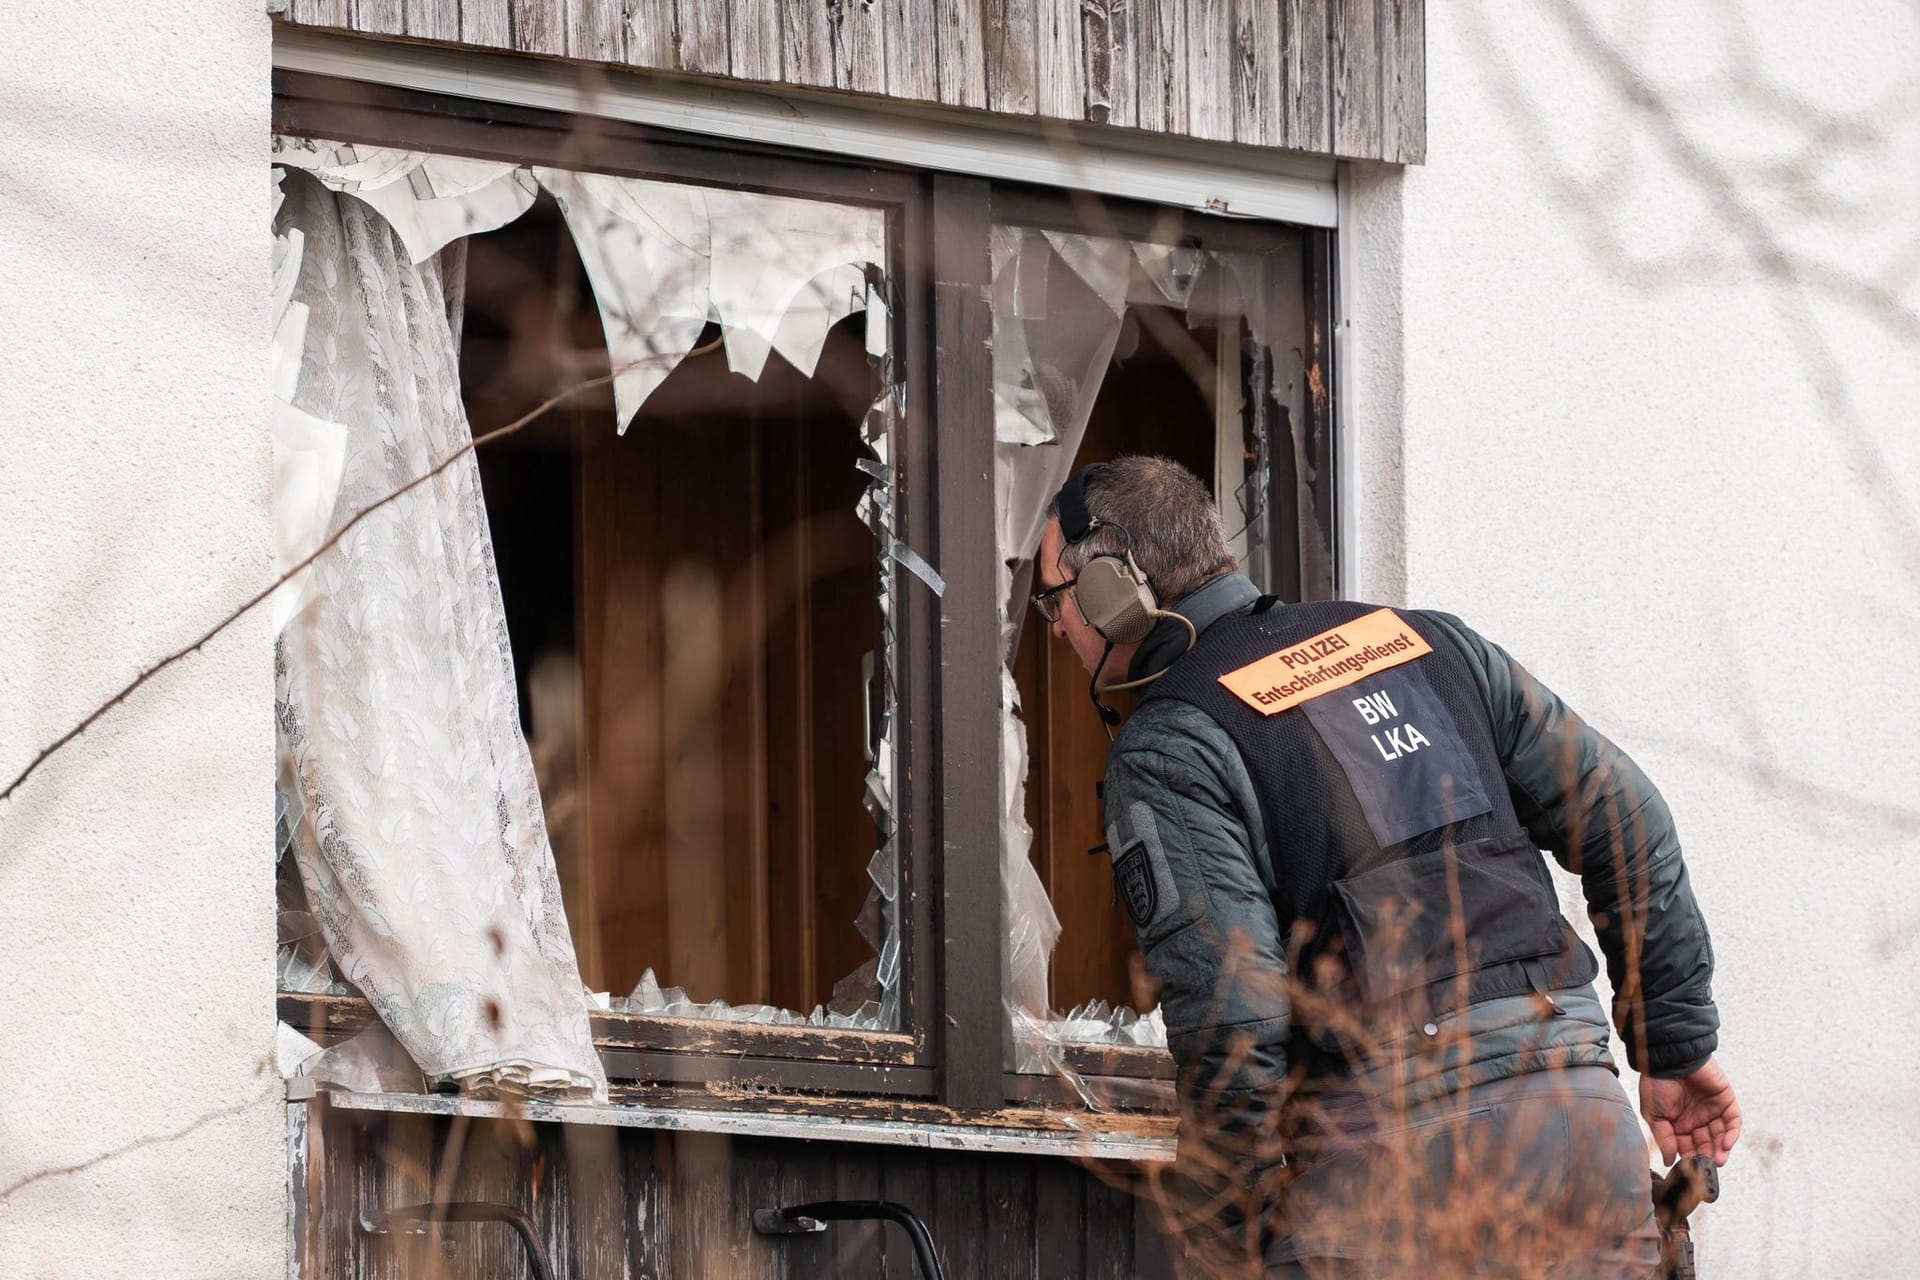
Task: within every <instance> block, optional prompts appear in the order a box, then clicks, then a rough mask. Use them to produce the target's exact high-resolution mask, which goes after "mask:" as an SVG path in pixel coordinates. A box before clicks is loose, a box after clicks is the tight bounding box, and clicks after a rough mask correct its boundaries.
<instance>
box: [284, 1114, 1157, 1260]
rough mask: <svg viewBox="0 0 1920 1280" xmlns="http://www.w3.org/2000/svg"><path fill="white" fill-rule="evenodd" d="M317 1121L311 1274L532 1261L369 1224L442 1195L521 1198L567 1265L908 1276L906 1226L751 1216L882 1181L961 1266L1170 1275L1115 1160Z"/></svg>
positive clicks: (509, 1247) (513, 1244)
mask: <svg viewBox="0 0 1920 1280" xmlns="http://www.w3.org/2000/svg"><path fill="white" fill-rule="evenodd" d="M309 1134H310V1140H309V1159H310V1161H311V1162H312V1166H311V1167H310V1169H309V1177H308V1179H307V1184H306V1185H307V1187H308V1195H309V1197H310V1200H309V1203H308V1206H307V1219H306V1221H307V1224H308V1226H307V1231H308V1236H309V1238H308V1239H307V1240H306V1241H305V1242H304V1243H305V1245H306V1248H305V1249H304V1250H303V1253H304V1256H305V1258H306V1267H305V1274H307V1275H309V1276H312V1277H315V1280H319V1277H328V1278H332V1277H341V1278H344V1280H401V1278H402V1277H415V1276H424V1275H441V1276H448V1277H454V1276H487V1277H494V1278H497V1280H522V1278H524V1277H529V1276H531V1274H532V1273H531V1270H530V1269H529V1266H528V1263H527V1255H526V1251H525V1249H524V1247H523V1246H522V1245H521V1243H520V1241H519V1238H518V1237H517V1236H516V1235H514V1234H513V1232H512V1231H510V1230H509V1229H508V1228H507V1227H505V1226H504V1225H500V1224H497V1223H451V1224H445V1225H443V1226H441V1227H440V1228H439V1231H438V1233H437V1238H436V1237H433V1236H428V1235H426V1234H397V1235H385V1234H368V1233H367V1232H365V1231H363V1230H362V1229H361V1227H360V1221H361V1218H362V1216H363V1215H365V1216H367V1217H372V1216H373V1215H375V1214H378V1213H379V1212H380V1211H382V1210H385V1209H390V1208H393V1207H395V1206H399V1205H407V1204H424V1203H432V1202H434V1201H435V1200H436V1199H438V1200H440V1201H443V1202H444V1201H449V1200H482V1201H490V1202H493V1203H496V1204H503V1205H508V1206H511V1207H512V1208H515V1209H518V1210H520V1211H522V1212H524V1213H526V1214H527V1215H528V1216H529V1217H530V1218H531V1219H532V1220H533V1224H534V1230H535V1234H536V1236H537V1237H538V1238H539V1240H540V1242H541V1243H542V1245H543V1246H544V1248H545V1250H546V1252H547V1255H548V1258H549V1260H550V1262H551V1263H552V1266H553V1270H554V1274H555V1275H556V1276H558V1277H563V1278H565V1280H589V1278H590V1280H603V1278H604V1280H667V1278H668V1277H686V1278H688V1280H705V1278H707V1277H714V1278H715V1280H720V1278H725V1280H732V1278H733V1277H741V1276H769V1277H777V1278H785V1277H801V1276H879V1277H886V1278H889V1280H918V1278H919V1271H918V1269H917V1268H916V1266H915V1264H914V1258H913V1251H912V1249H911V1248H910V1247H909V1245H908V1243H907V1239H906V1236H905V1234H904V1233H903V1232H902V1231H901V1230H900V1229H899V1228H898V1227H894V1226H882V1225H880V1224H878V1223H861V1222H843V1223H835V1224H833V1225H831V1226H830V1227H829V1228H828V1229H827V1230H826V1231H825V1232H823V1233H821V1234H818V1235H805V1236H785V1237H765V1236H761V1235H759V1234H758V1233H756V1232H755V1231H754V1229H753V1224H752V1214H753V1211H754V1210H755V1209H763V1208H774V1207H778V1206H781V1205H791V1204H801V1203H805V1202H807V1201H809V1200H833V1199H862V1200H874V1199H883V1198H884V1199H888V1200H894V1201H898V1202H899V1203H901V1204H904V1205H906V1206H907V1207H908V1208H910V1209H912V1210H913V1211H914V1212H915V1213H917V1214H919V1215H920V1217H921V1219H922V1220H923V1221H925V1222H926V1224H927V1226H928V1228H929V1229H930V1230H931V1231H932V1233H933V1237H934V1243H935V1246H936V1248H937V1249H938V1250H939V1252H940V1254H941V1256H942V1259H943V1261H944V1263H945V1265H946V1270H947V1274H948V1275H951V1276H954V1277H956V1278H958V1277H987V1276H1009V1277H1012V1276H1034V1277H1046V1278H1047V1280H1054V1278H1056V1277H1060V1278H1065V1277H1081V1276H1088V1277H1112V1278H1115V1280H1118V1278H1120V1277H1141V1278H1142V1280H1157V1278H1158V1277H1163V1276H1171V1275H1173V1274H1174V1271H1173V1267H1172V1264H1171V1254H1172V1252H1173V1250H1172V1249H1170V1247H1169V1246H1168V1244H1167V1243H1166V1242H1164V1241H1163V1240H1162V1239H1161V1238H1160V1236H1159V1235H1158V1232H1157V1229H1156V1224H1155V1221H1154V1216H1153V1212H1152V1208H1151V1205H1150V1204H1149V1203H1148V1201H1147V1200H1146V1199H1145V1198H1143V1192H1142V1189H1141V1188H1139V1187H1138V1186H1136V1185H1135V1184H1134V1183H1133V1182H1132V1181H1131V1179H1132V1175H1131V1174H1130V1173H1129V1171H1128V1170H1127V1169H1126V1168H1125V1167H1124V1166H1103V1167H1102V1168H1100V1169H1098V1170H1089V1169H1086V1168H1083V1167H1081V1166H1080V1165H1079V1164H1077V1163H1075V1162H1073V1161H1070V1160H1067V1159H1063V1158H1061V1157H1057V1156H1056V1157H1046V1156H1010V1155H982V1154H978V1153H972V1152H933V1151H922V1150H917V1149H913V1148H905V1147H870V1146H859V1145H854V1144H844V1143H826V1142H802V1141H797V1140H777V1139H754V1140H748V1139H729V1138H725V1137H721V1136H719V1135H715V1134H702V1133H676V1134H669V1133H663V1132H658V1131H654V1130H647V1129H615V1128H602V1127H599V1126H593V1125H574V1124H537V1125H536V1124H527V1123H515V1122H512V1121H506V1120H465V1119H459V1118H454V1119H447V1118H444V1117H430V1116H418V1115H397V1114H386V1113H381V1112H355V1111H342V1110H333V1109H328V1108H324V1107H322V1108H321V1109H320V1110H319V1111H317V1112H316V1113H315V1116H314V1119H313V1121H312V1123H311V1125H310V1128H309Z"/></svg>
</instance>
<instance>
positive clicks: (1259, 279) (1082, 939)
mask: <svg viewBox="0 0 1920 1280" xmlns="http://www.w3.org/2000/svg"><path fill="white" fill-rule="evenodd" d="M1204 222H1205V220H1203V219H1198V218H1188V219H1182V218H1180V217H1179V216H1177V215H1165V216H1163V217H1161V218H1159V219H1157V220H1156V221H1155V222H1154V223H1152V224H1150V225H1148V226H1146V227H1143V228H1141V229H1140V230H1139V232H1138V234H1134V235H1129V234H1128V233H1126V232H1125V231H1122V230H1120V229H1119V228H1116V227H1110V226H1109V227H1102V228H1101V230H1102V231H1105V232H1107V234H1089V233H1088V232H1087V231H1085V230H1083V229H1080V228H1078V227H1072V228H1071V229H1068V228H1069V227H1070V226H1071V224H1070V222H1069V221H1068V220H1065V219H1061V220H1059V222H1058V224H1057V225H1051V226H1050V225H1047V224H1046V223H1045V222H1041V221H1039V220H1035V222H1034V223H1033V224H1031V225H1028V224H1015V223H1007V224H1003V225H996V226H995V227H994V228H993V230H992V236H991V246H992V258H993V262H992V295H993V311H994V314H993V338H994V407H995V426H994V434H995V440H996V446H995V448H996V458H997V476H996V490H997V493H996V499H997V512H998V517H999V539H1000V550H1001V564H1002V566H1003V573H1002V581H1001V587H1002V590H1001V600H1002V602H1003V606H1002V615H1001V616H1002V620H1003V631H1002V640H1003V645H1004V651H1005V657H1006V664H1007V665H1006V669H1005V671H1004V672H1003V676H1002V685H1003V695H1002V712H1003V717H1004V720H1003V729H1002V767H1003V778H1004V783H1003V788H1004V789H1003V800H1004V803H1005V805H1006V814H1005V820H1004V824H1003V844H1002V857H1003V860H1004V878H1005V885H1004V888H1005V895H1006V911H1007V927H1008V948H1009V977H1008V990H1007V1003H1008V1008H1009V1013H1010V1016H1011V1017H1012V1018H1013V1021H1014V1026H1015V1037H1014V1039H1015V1046H1014V1047H1015V1058H1016V1061H1017V1064H1018V1066H1019V1067H1020V1069H1022V1070H1029V1071H1031V1070H1042V1069H1048V1068H1053V1069H1056V1070H1067V1068H1066V1066H1065V1058H1064V1057H1063V1056H1062V1054H1061V1053H1060V1046H1062V1045H1064V1044H1073V1043H1098V1044H1108V1045H1144V1046H1164V1044H1165V1030H1164V1028H1163V1027H1162V1026H1161V1024H1160V1023H1159V1019H1158V1016H1157V1013H1156V1012H1155V1000H1154V997H1153V993H1152V992H1151V991H1149V990H1146V989H1145V988H1144V987H1143V985H1142V981H1141V975H1140V971H1139V969H1138V967H1137V956H1136V954H1135V944H1134V936H1133V930H1132V926H1131V925H1130V923H1129V922H1128V920H1127V918H1126V916H1125V914H1124V913H1123V912H1121V911H1118V910H1117V909H1115V908H1114V906H1113V898H1112V891H1111V882H1110V876H1111V869H1110V865H1109V860H1108V859H1107V858H1104V857H1100V858H1089V857H1087V856H1086V851H1087V850H1088V849H1090V848H1091V847H1093V846H1096V845H1098V844H1099V843H1100V842H1101V841H1102V840H1103V839H1104V836H1103V834H1102V819H1101V814H1100V802H1099V797H1098V794H1097V787H1096V784H1097V783H1098V782H1099V779H1100V777H1101V775H1102V773H1103V772H1104V770H1105V762H1106V749H1107V738H1106V735H1105V733H1104V731H1103V729H1102V727H1101V725H1100V723H1099V721H1098V720H1097V719H1096V718H1095V715H1094V713H1093V711H1092V709H1091V708H1090V707H1089V705H1088V702H1087V690H1086V673H1085V671H1084V670H1083V669H1082V668H1081V666H1080V663H1079V662H1078V660H1077V659H1076V658H1075V657H1074V655H1073V653H1072V651H1071V650H1070V649H1069V648H1068V647H1067V646H1066V645H1065V644H1062V643H1059V642H1057V641H1055V640H1054V639H1053V638H1052V637H1051V635H1050V634H1049V631H1048V628H1046V627H1045V626H1043V625H1039V624H1036V623H1032V622H1031V621H1030V620H1029V618H1028V614H1029V612H1030V611H1029V610H1028V609H1027V608H1026V601H1027V596H1028V593H1029V591H1030V590H1031V583H1032V576H1033V563H1032V558H1033V556H1034V554H1035V553H1036V552H1037V550H1038V547H1039V542H1040V533H1041V529H1042V527H1043V525H1044V524H1045V519H1046V517H1045V512H1046V506H1047V503H1048V501H1049V500H1050V499H1051V498H1052V496H1053V494H1054V493H1055V492H1056V491H1057V490H1058V489H1059V487H1060V484H1061V483H1062V482H1063V481H1064V480H1065V479H1066V477H1067V476H1068V475H1069V474H1070V473H1071V472H1072V470H1074V469H1075V468H1077V467H1080V466H1084V465H1086V464H1088V463H1090V462H1098V461H1101V460H1104V459H1108V458H1112V457H1116V456H1119V455H1121V454H1126V453H1152V454H1161V455H1165V456H1168V457H1171V458H1174V459H1175V460H1177V461H1179V462H1181V463H1182V464H1183V465H1185V466H1186V467H1187V468H1188V469H1189V470H1191V471H1193V472H1194V473H1195V474H1197V475H1199V476H1201V477H1202V478H1203V479H1205V480H1206V481H1207V482H1208V483H1209V485H1210V486H1211V488H1212V490H1213V493H1214V496H1215V498H1216V500H1217V501H1218V503H1219V505H1220V510H1221V517H1222V521H1223V523H1224V525H1225V527H1226V530H1227V533H1228V536H1229V544H1230V546H1231V547H1232V550H1233V551H1234V554H1235V556H1236V558H1237V559H1238V560H1239V563H1240V566H1241V568H1242V570H1243V571H1244V572H1246V573H1247V574H1248V576H1249V577H1251V578H1252V579H1253V581H1254V582H1255V583H1256V585H1258V586H1260V587H1261V588H1262V589H1263V590H1268V591H1272V592H1275V593H1276V594H1279V595H1281V596H1282V597H1284V598H1286V599H1290V600H1298V599H1301V598H1309V597H1320V596H1326V595H1329V594H1331V586H1332V559H1331V554H1330V531H1331V527H1332V523H1331V514H1332V513H1331V502H1330V497H1331V490H1330V486H1329V481H1330V474H1329V469H1328V466H1327V462H1328V457H1327V416H1326V395H1325V390H1324V378H1323V375H1322V373H1321V368H1322V364H1321V358H1320V351H1319V348H1318V341H1319V335H1318V332H1317V330H1316V329H1315V328H1314V327H1313V326H1312V325H1311V324H1310V323H1309V315H1310V314H1311V313H1312V312H1313V310H1314V298H1313V293H1314V290H1315V288H1316V278H1315V272H1314V263H1313V258H1312V253H1313V252H1314V250H1315V248H1316V247H1317V246H1316V245H1315V244H1314V243H1313V242H1311V241H1310V240H1308V239H1307V238H1305V237H1302V236H1298V235H1294V234H1290V233H1288V232H1286V231H1283V230H1278V229H1270V228H1260V229H1245V228H1233V229H1231V231H1228V230H1226V229H1223V228H1222V227H1221V226H1220V224H1213V225H1212V226H1210V227H1203V226H1202V224H1203V223H1204ZM1250 230H1251V232H1252V233H1251V234H1248V232H1249V231H1250ZM1169 603H1171V602H1169ZM1069 1074H1070V1071H1069Z"/></svg>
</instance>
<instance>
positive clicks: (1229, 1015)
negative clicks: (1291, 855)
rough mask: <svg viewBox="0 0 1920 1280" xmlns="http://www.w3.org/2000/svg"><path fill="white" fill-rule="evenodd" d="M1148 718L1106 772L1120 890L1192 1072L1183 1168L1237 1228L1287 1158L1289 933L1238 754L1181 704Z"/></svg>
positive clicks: (1181, 1057) (1183, 1066)
mask: <svg viewBox="0 0 1920 1280" xmlns="http://www.w3.org/2000/svg"><path fill="white" fill-rule="evenodd" d="M1137 719H1138V720H1139V722H1137V723H1132V724H1129V726H1128V732H1126V733H1125V734H1123V735H1122V736H1121V739H1120V742H1119V744H1118V745H1117V746H1116V747H1115V749H1114V751H1113V754H1112V755H1111V757H1110V758H1109V760H1108V762H1107V775H1106V788H1105V810H1106V817H1107V839H1108V842H1109V844H1110V846H1111V848H1112V855H1113V859H1114V875H1115V889H1116V891H1117V893H1118V894H1119V896H1120V898H1121V901H1122V902H1123V904H1124V905H1126V907H1127V909H1128V912H1129V914H1130V915H1131V916H1132V917H1133V921H1134V927H1135V931H1136V933H1137V935H1138V937H1139V941H1140V949H1141V951H1142V952H1143V953H1144V955H1145V957H1146V964H1147V969H1148V971H1149V972H1150V973H1151V974H1152V975H1153V977H1154V978H1155V979H1156V980H1157V981H1158V982H1159V983H1160V987H1161V990H1160V1003H1161V1014H1162V1016H1163V1017H1164V1018H1165V1020H1166V1025H1167V1044H1168V1048H1169V1049H1171V1050H1172V1052H1173V1056H1174V1059H1175V1062H1176V1063H1177V1065H1178V1067H1179V1070H1180V1093H1181V1102H1182V1109H1183V1112H1184V1115H1183V1120H1182V1124H1181V1137H1180V1145H1181V1165H1182V1167H1183V1169H1184V1170H1185V1171H1186V1172H1187V1174H1188V1176H1189V1177H1190V1178H1191V1179H1192V1180H1193V1182H1195V1183H1198V1184H1199V1185H1198V1188H1197V1189H1198V1190H1199V1191H1200V1192H1201V1193H1202V1194H1204V1195H1205V1196H1206V1198H1209V1199H1218V1200H1219V1201H1220V1203H1219V1204H1218V1205H1217V1207H1216V1209H1215V1213H1214V1216H1216V1217H1217V1218H1219V1219H1221V1220H1222V1221H1224V1222H1226V1223H1229V1224H1230V1223H1234V1222H1237V1221H1238V1220H1239V1214H1238V1213H1237V1212H1235V1210H1237V1209H1238V1208H1239V1207H1240V1206H1239V1203H1236V1202H1244V1201H1245V1200H1246V1199H1247V1197H1248V1196H1249V1195H1250V1194H1251V1189H1252V1188H1253V1187H1255V1186H1256V1185H1257V1183H1258V1180H1259V1178H1260V1177H1261V1175H1262V1173H1263V1172H1264V1171H1265V1170H1266V1169H1268V1168H1269V1167H1271V1166H1272V1165H1274V1164H1276V1163H1277V1162H1278V1159H1279V1140H1278V1135H1277V1122H1278V1103H1279V1086H1280V1084H1281V1082H1282V1081H1283V1080H1284V1078H1285V1075H1286V1069H1287V1059H1286V1043H1287V1035H1288V1031H1289V1017H1288V1015H1289V1007H1288V1000H1287V992H1286V983H1285V976H1286V968H1285V956H1284V947H1283V942H1282V938H1281V930H1280V927H1279V923H1278V921H1277V919H1276V918H1275V914H1274V909H1273V900H1272V897H1271V895H1270V892H1269V888H1268V885H1267V884H1266V881H1265V877H1263V875H1262V873H1261V871H1262V869H1261V865H1260V862H1259V859H1260V858H1261V857H1262V856H1263V855H1264V850H1262V849H1260V847H1259V840H1258V836H1257V834H1256V833H1257V830H1258V821H1259V820H1258V814H1257V809H1255V810H1253V811H1251V812H1249V810H1248V808H1247V806H1248V805H1249V804H1250V803H1251V799H1252V791H1251V786H1250V784H1248V783H1247V782H1246V781H1245V773H1246V771H1245V767H1244V765H1242V764H1241V763H1240V759H1239V755H1238V753H1237V752H1235V751H1234V750H1233V747H1232V744H1231V742H1229V741H1228V740H1227V738H1226V736H1225V735H1224V734H1222V733H1219V732H1218V730H1217V726H1214V725H1213V724H1212V721H1210V720H1208V719H1206V717H1205V716H1204V715H1201V714H1200V713H1199V712H1197V711H1195V710H1193V709H1192V708H1190V707H1186V706H1184V705H1183V704H1167V703H1154V704H1149V705H1148V706H1147V707H1146V708H1143V709H1142V711H1141V713H1140V716H1139V717H1138V718H1137ZM1189 721H1191V723H1189Z"/></svg>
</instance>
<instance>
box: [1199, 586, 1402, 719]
mask: <svg viewBox="0 0 1920 1280" xmlns="http://www.w3.org/2000/svg"><path fill="white" fill-rule="evenodd" d="M1432 652H1433V646H1432V645H1430V644H1428V643H1427V642H1426V641H1425V640H1422V639H1421V638H1420V636H1419V634H1418V633H1416V632H1415V631H1414V630H1413V628H1411V627H1409V626H1408V625H1407V624H1406V622H1405V621H1404V620H1403V619H1402V618H1401V617H1400V615H1399V614H1397V613H1395V612H1394V611H1393V610H1391V609H1375V610H1374V611H1373V612H1372V613H1369V614H1366V615H1365V616H1363V617H1359V618H1355V619H1354V620H1353V621H1351V622H1343V623H1341V624H1340V625H1339V626H1337V627H1334V628H1333V629H1332V630H1330V631H1322V632H1321V633H1320V634H1319V635H1317V636H1313V637H1311V638H1309V639H1306V640H1302V641H1301V642H1300V643H1299V644H1294V645H1288V646H1287V647H1286V648H1285V649H1282V650H1281V651H1280V652H1278V653H1270V654H1268V655H1267V656H1266V657H1264V658H1261V659H1260V660H1259V661H1258V662H1250V663H1248V664H1247V665H1246V666H1244V667H1241V668H1240V669H1239V670H1237V671H1229V672H1227V674H1225V675H1223V676H1221V677H1220V683H1221V684H1223V685H1225V686H1226V687H1227V689H1228V691H1229V692H1231V693H1232V694H1233V695H1234V696H1235V697H1237V698H1239V699H1240V701H1242V702H1244V703H1246V704H1247V705H1248V706H1250V707H1252V708H1253V709H1254V710H1255V711H1258V712H1260V713H1261V714H1262V715H1269V716H1273V715H1279V714H1280V713H1281V712H1282V711H1285V710H1287V709H1289V708H1291V707H1297V706H1299V705H1300V704H1301V703H1303V702H1307V701H1309V700H1311V699H1313V698H1317V697H1319V696H1320V695H1321V694H1323V693H1332V692H1333V691H1334V690H1336V689H1344V688H1346V687H1347V686H1348V685H1350V684H1355V683H1357V682H1359V681H1361V680H1364V679H1366V678H1367V677H1368V676H1370V675H1372V674H1374V673H1375V672H1377V671H1385V670H1387V669H1389V668H1391V667H1397V666H1399V665H1400V664H1401V663H1403V662H1412V661H1413V660H1414V659H1415V658H1421V657H1425V656H1426V655H1427V654H1429V653H1432Z"/></svg>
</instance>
